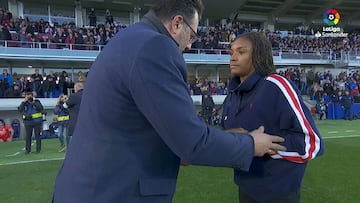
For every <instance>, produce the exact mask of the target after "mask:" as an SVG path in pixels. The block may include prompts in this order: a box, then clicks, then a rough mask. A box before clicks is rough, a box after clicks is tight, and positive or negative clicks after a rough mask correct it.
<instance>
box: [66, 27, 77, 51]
mask: <svg viewBox="0 0 360 203" xmlns="http://www.w3.org/2000/svg"><path fill="white" fill-rule="evenodd" d="M75 43H76V38H75V36H74V33H73V32H72V31H71V32H69V33H68V35H67V36H66V38H65V44H66V47H67V48H69V49H71V50H72V49H75Z"/></svg>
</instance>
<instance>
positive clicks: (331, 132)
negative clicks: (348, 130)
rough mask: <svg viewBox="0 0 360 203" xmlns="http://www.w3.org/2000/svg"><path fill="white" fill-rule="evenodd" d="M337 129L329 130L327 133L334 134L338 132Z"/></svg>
mask: <svg viewBox="0 0 360 203" xmlns="http://www.w3.org/2000/svg"><path fill="white" fill-rule="evenodd" d="M338 132H339V131H329V132H328V133H329V134H335V133H338Z"/></svg>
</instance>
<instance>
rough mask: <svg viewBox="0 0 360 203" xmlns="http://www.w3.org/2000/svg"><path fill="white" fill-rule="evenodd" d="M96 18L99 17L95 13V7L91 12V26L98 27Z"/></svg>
mask: <svg viewBox="0 0 360 203" xmlns="http://www.w3.org/2000/svg"><path fill="white" fill-rule="evenodd" d="M96 20H97V17H96V15H95V9H94V8H91V10H90V13H89V21H90V26H93V27H96Z"/></svg>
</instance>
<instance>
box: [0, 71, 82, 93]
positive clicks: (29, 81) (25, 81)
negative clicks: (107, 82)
mask: <svg viewBox="0 0 360 203" xmlns="http://www.w3.org/2000/svg"><path fill="white" fill-rule="evenodd" d="M85 78H86V73H83V72H81V71H80V72H78V74H77V75H76V80H77V81H78V82H84V81H85ZM73 85H74V83H73V81H72V79H71V77H70V76H69V74H68V73H67V72H66V71H62V72H60V73H55V72H54V71H51V70H50V71H49V73H48V74H46V73H44V74H41V73H40V72H39V69H38V68H35V69H34V73H33V74H31V75H28V76H26V75H18V74H16V73H14V74H11V73H9V72H8V70H7V69H6V68H4V69H3V73H2V74H0V98H19V97H24V95H25V94H26V92H33V93H34V94H35V95H36V97H38V98H57V97H58V96H59V95H60V94H64V95H68V94H69V91H70V90H71V88H73Z"/></svg>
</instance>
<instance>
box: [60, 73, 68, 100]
mask: <svg viewBox="0 0 360 203" xmlns="http://www.w3.org/2000/svg"><path fill="white" fill-rule="evenodd" d="M68 77H69V76H68V73H67V72H66V71H62V72H61V74H60V76H59V87H60V92H61V94H64V95H67V89H68V86H69V84H68V82H67V80H68Z"/></svg>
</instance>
